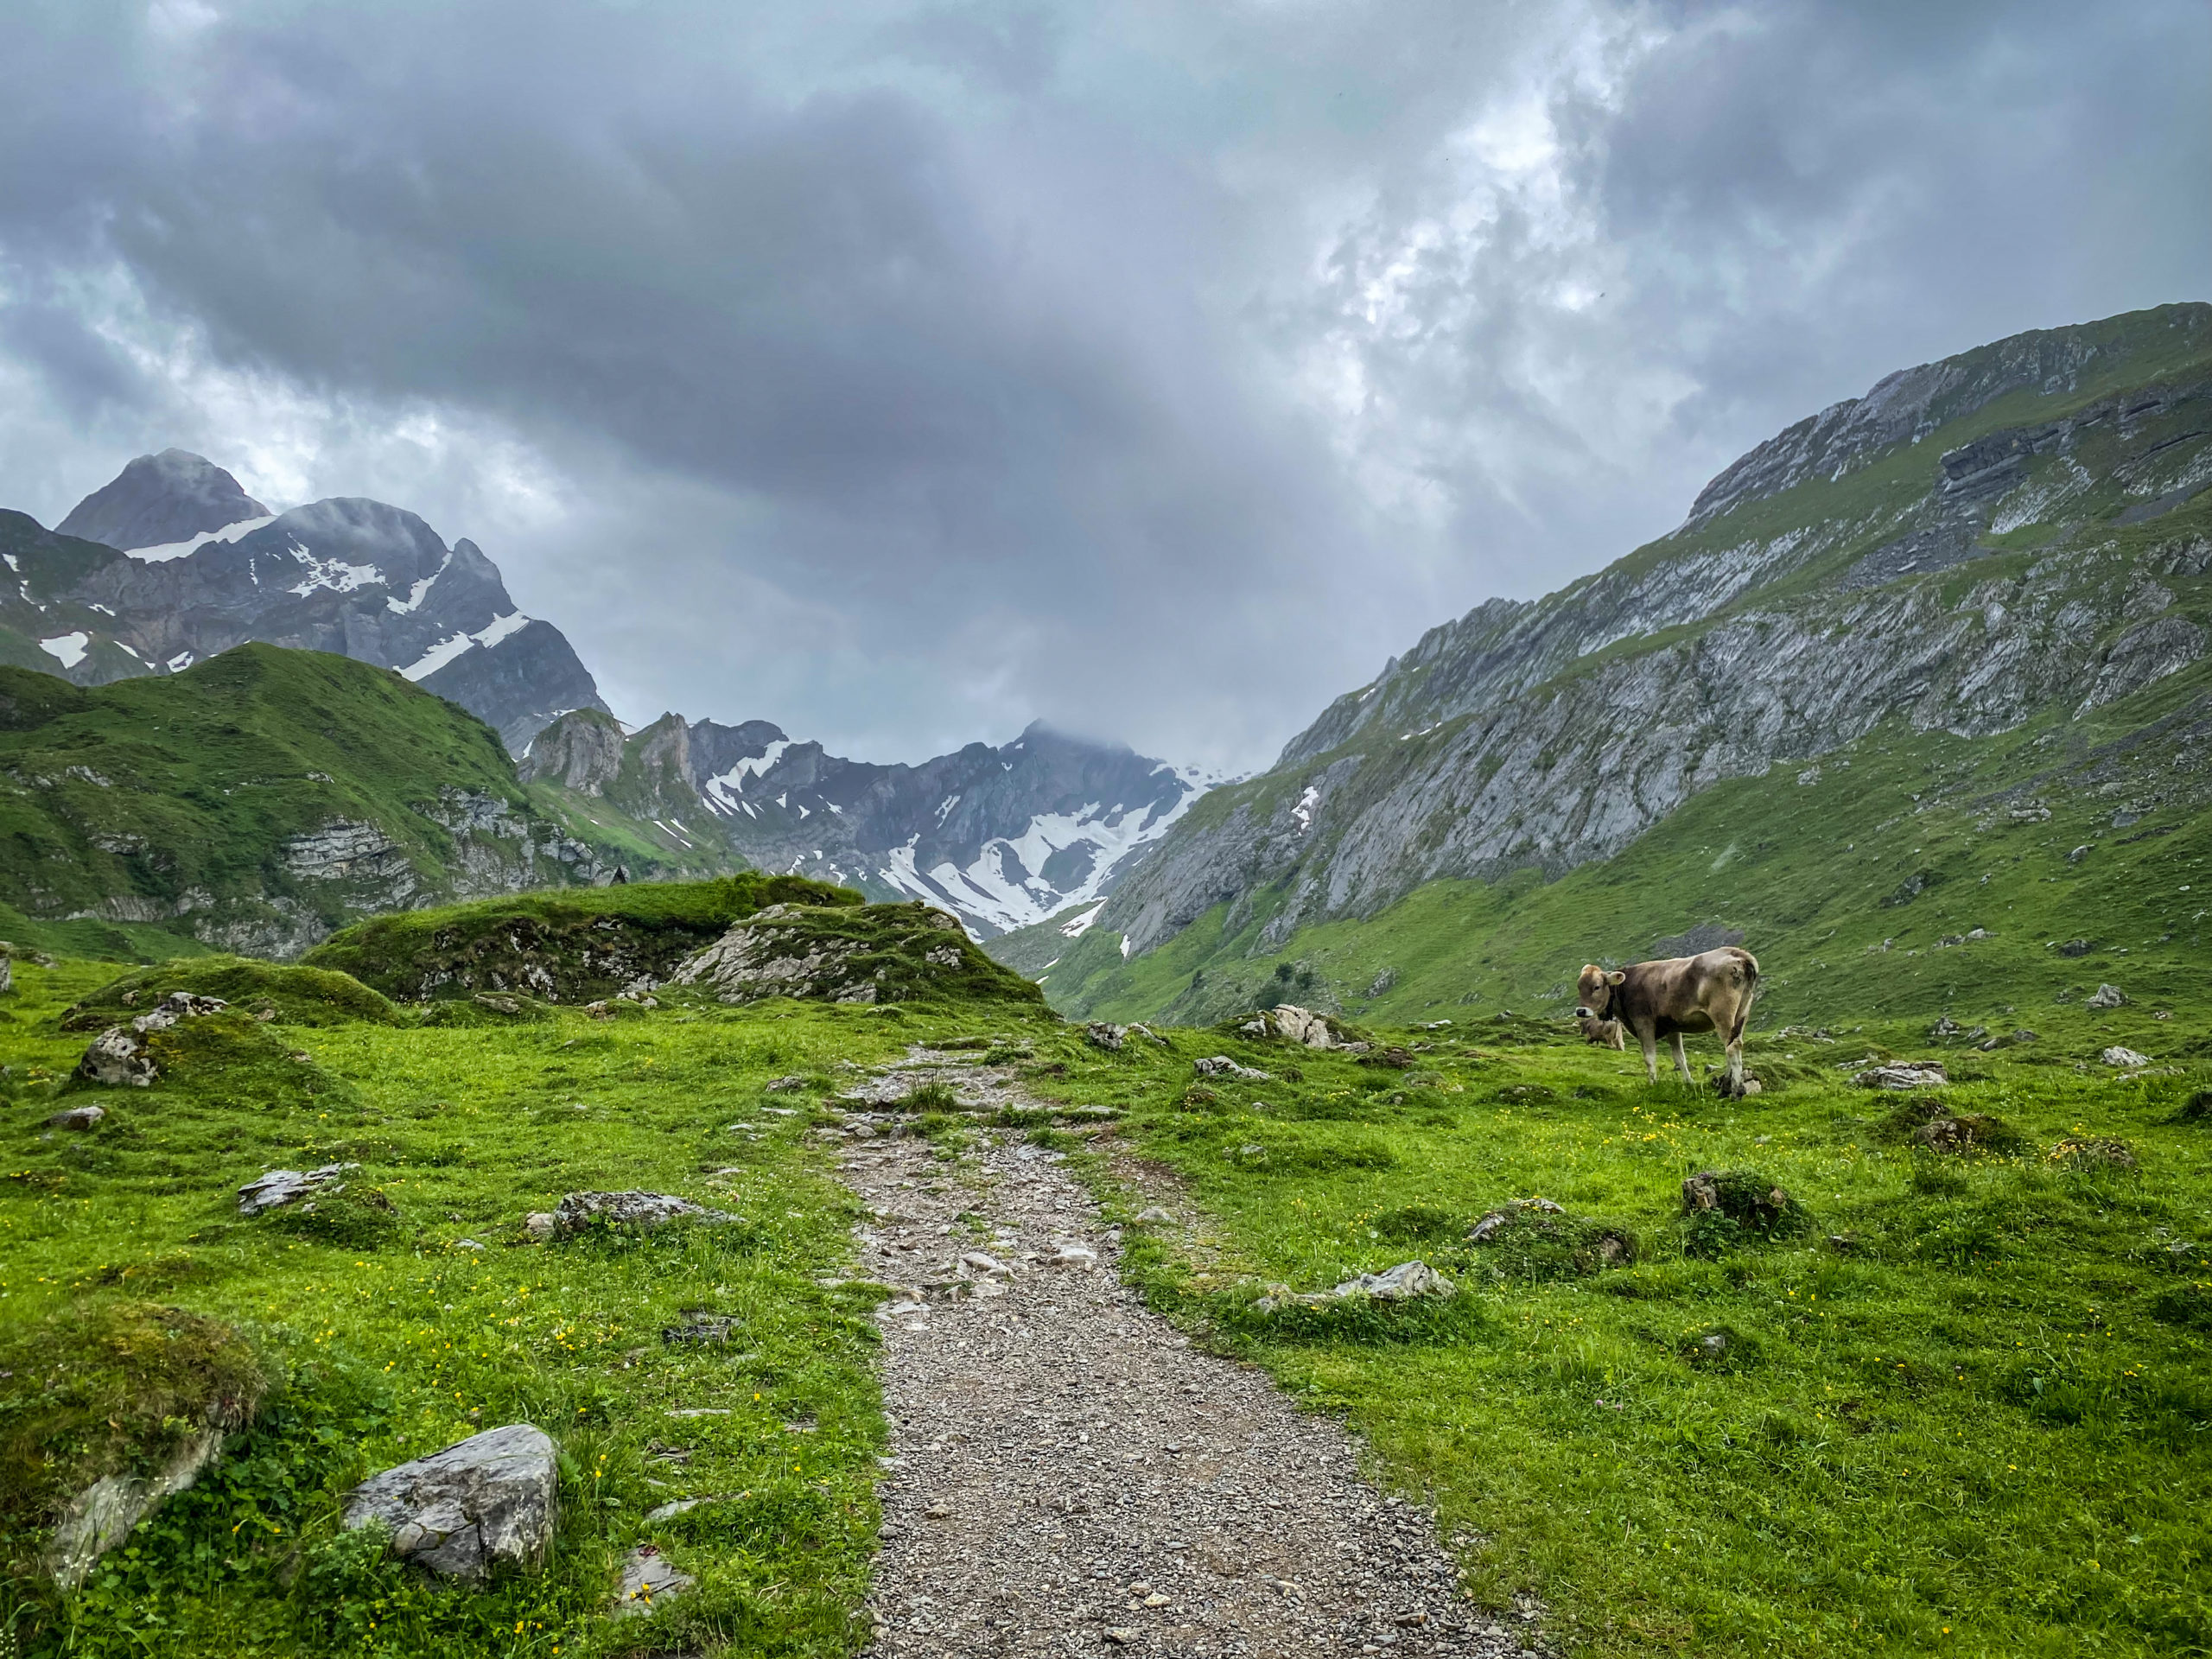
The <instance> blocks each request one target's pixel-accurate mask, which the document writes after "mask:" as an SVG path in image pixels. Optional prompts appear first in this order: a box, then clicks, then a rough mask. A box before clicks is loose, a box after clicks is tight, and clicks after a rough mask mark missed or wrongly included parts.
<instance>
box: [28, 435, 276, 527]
mask: <svg viewBox="0 0 2212 1659" xmlns="http://www.w3.org/2000/svg"><path fill="white" fill-rule="evenodd" d="M268 517H269V509H268V508H267V507H264V505H261V503H260V502H258V501H257V500H255V499H253V498H252V497H251V496H250V495H248V494H247V493H245V490H244V489H242V488H240V487H239V485H238V480H236V479H235V478H233V477H232V476H231V475H230V474H228V473H226V472H225V471H224V470H223V469H222V468H221V467H218V466H217V465H215V463H214V462H213V461H209V460H208V459H207V457H206V456H205V455H195V454H193V453H192V452H191V451H189V450H187V449H164V450H162V453H161V454H158V455H141V456H139V457H138V458H137V460H136V461H132V462H131V463H130V465H129V466H127V467H124V469H123V470H122V471H121V472H120V473H118V474H116V476H115V477H114V479H112V480H111V481H110V482H108V483H106V484H104V485H102V486H100V487H99V489H97V490H94V491H93V492H92V493H91V494H90V495H88V496H86V498H85V499H83V500H81V501H79V503H78V504H77V505H76V506H75V507H73V508H72V509H71V510H70V513H69V516H68V517H67V518H64V519H63V520H62V521H61V522H60V524H58V525H56V526H55V528H56V530H57V531H59V532H60V534H62V535H64V536H76V537H81V538H83V539H84V540H86V541H88V542H105V543H107V544H108V545H109V546H110V547H116V548H121V549H123V550H124V551H126V552H128V551H130V550H132V549H135V548H141V547H159V546H164V545H167V544H169V543H175V542H186V541H190V540H191V539H192V538H193V537H195V536H200V535H204V534H206V533H207V531H213V530H222V529H224V528H226V526H228V525H231V524H238V522H240V521H241V520H243V519H247V518H268Z"/></svg>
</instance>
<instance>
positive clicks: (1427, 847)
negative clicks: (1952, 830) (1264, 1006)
mask: <svg viewBox="0 0 2212 1659" xmlns="http://www.w3.org/2000/svg"><path fill="white" fill-rule="evenodd" d="M2208 486H2212V306H2205V305H2175V306H2166V307H2162V308H2158V309H2157V310H2153V311H2147V312H2139V313H2133V314H2130V315H2126V316H2121V317H2116V318H2113V319H2110V320H2107V321H2103V322H2098V323H2092V324H2086V325H2083V326H2081V327H2071V328H2063V329H2055V330H2050V331H2044V332H2039V333H2035V334H2022V335H2018V336H2016V337H2014V338H2012V339H2009V340H2002V341H1999V342H1998V343H1997V344H1995V345H1993V346H1985V347H1982V348H1980V349H1979V350H1976V351H1973V352H1968V353H1964V354H1962V355H1961V356H1959V357H1955V358H1949V359H1944V360H1943V361H1942V362H1940V363H1936V364H1931V365H1925V366H1923V367H1922V368H1918V369H1914V370H1910V371H1907V372H1904V373H1902V374H1897V375H1892V376H1891V377H1890V378H1887V379H1885V380H1884V381H1883V382H1882V383H1881V384H1880V385H1877V386H1876V387H1875V388H1874V389H1873V390H1872V391H1871V392H1869V393H1868V394H1867V396H1866V397H1863V398H1858V399H1853V400H1849V401H1847V402H1846V403H1844V404H1838V405H1836V406H1835V407H1834V408H1833V409H1830V410H1826V411H1824V412H1823V413H1821V415H1819V416H1814V417H1812V418H1810V419H1808V420H1807V421H1803V422H1801V423H1798V424H1797V425H1796V426H1794V427H1792V428H1790V429H1789V430H1787V431H1785V432H1783V433H1782V434H1780V435H1777V437H1775V438H1774V439H1772V440H1770V441H1769V442H1767V443H1764V444H1762V445H1761V446H1759V448H1757V449H1755V450H1753V451H1752V452H1751V454H1748V455H1746V456H1745V457H1744V458H1743V459H1742V460H1740V461H1738V462H1736V463H1735V464H1734V465H1733V466H1732V467H1729V468H1728V469H1727V470H1726V472H1724V473H1723V474H1721V475H1720V476H1719V478H1717V479H1716V480H1713V483H1712V484H1711V485H1709V486H1707V488H1706V490H1705V491H1704V492H1703V493H1701V494H1700V496H1699V498H1698V499H1697V502H1696V503H1695V505H1694V508H1693V510H1692V512H1691V514H1690V517H1689V518H1688V520H1687V521H1686V522H1685V523H1684V524H1682V525H1681V528H1679V529H1678V530H1676V531H1674V532H1673V533H1671V534H1669V535H1668V536H1666V537H1662V538H1660V539H1659V540H1658V541H1656V542H1655V543H1650V544H1649V545H1648V546H1646V547H1644V548H1642V549H1639V550H1637V552H1635V553H1633V554H1631V555H1630V556H1628V557H1626V558H1624V559H1622V560H1621V561H1619V562H1618V563H1616V564H1614V565H1612V566H1611V567H1610V568H1609V569H1606V570H1605V571H1602V572H1600V573H1599V574H1598V575H1593V576H1591V577H1587V578H1586V579H1584V580H1582V581H1580V582H1575V583H1573V584H1572V585H1570V586H1569V587H1567V588H1564V589H1562V590H1560V592H1559V593H1556V594H1552V595H1551V596H1549V597H1548V598H1546V599H1543V600H1540V601H1534V602H1531V603H1522V602H1516V601H1503V600H1494V601H1490V602H1488V603H1486V604H1484V605H1482V606H1479V607H1477V608H1476V609H1475V610H1473V611H1471V612H1470V613H1468V614H1467V615H1465V616H1464V617H1462V618H1460V619H1459V620H1457V621H1455V622H1452V623H1447V624H1446V625H1444V626H1440V627H1438V628H1435V629H1433V630H1432V631H1431V632H1429V633H1428V634H1427V635H1426V636H1425V637H1424V638H1423V639H1421V642H1420V643H1419V644H1418V645H1416V646H1414V649H1413V650H1411V651H1409V652H1407V653H1406V655H1405V656H1404V657H1403V658H1399V659H1395V660H1394V661H1393V662H1392V663H1391V664H1389V666H1388V667H1386V669H1385V670H1384V671H1383V674H1382V675H1381V676H1380V677H1378V678H1377V679H1376V681H1375V682H1374V683H1371V684H1369V685H1367V686H1363V687H1362V688H1360V689H1359V690H1356V691H1353V692H1351V693H1348V694H1346V695H1345V696H1342V697H1339V698H1338V700H1337V701H1336V702H1334V703H1332V705H1331V706H1330V707H1329V709H1327V710H1325V712H1324V713H1323V715H1321V717H1320V718H1319V720H1318V721H1315V722H1314V724H1313V726H1312V727H1311V728H1308V730H1306V732H1305V733H1303V734H1300V736H1299V737H1297V738H1296V739H1294V740H1293V741H1292V742H1291V743H1290V744H1289V746H1288V747H1287V748H1286V749H1285V750H1284V752H1283V754H1282V756H1281V759H1280V760H1279V761H1278V762H1277V764H1276V766H1274V768H1273V769H1272V770H1271V771H1269V772H1267V773H1265V774H1263V775H1262V776H1261V777H1259V778H1257V779H1253V780H1251V781H1249V782H1248V783H1245V784H1243V785H1235V786H1231V787H1229V788H1224V789H1222V790H1218V791H1214V792H1213V793H1212V794H1211V795H1209V796H1208V797H1206V798H1205V799H1204V800H1203V801H1202V802H1200V803H1199V804H1198V806H1197V807H1196V808H1195V809H1194V810H1192V811H1191V812H1190V813H1189V814H1187V815H1186V816H1185V818H1184V819H1183V821H1182V822H1181V823H1179V825H1178V826H1177V827H1176V829H1175V830H1174V831H1173V833H1172V834H1171V835H1170V836H1168V837H1167V838H1166V840H1165V841H1164V842H1163V843H1162V844H1161V846H1160V848H1159V849H1156V850H1155V851H1154V854H1153V855H1152V856H1151V857H1150V858H1149V859H1148V860H1147V861H1146V862H1145V864H1144V865H1143V866H1142V868H1140V869H1138V870H1137V871H1135V873H1133V874H1132V875H1131V876H1130V878H1129V879H1128V880H1126V881H1124V882H1123V883H1122V886H1121V887H1119V888H1118V889H1117V890H1116V893H1114V895H1113V896H1112V897H1111V899H1109V901H1108V903H1107V905H1106V906H1105V907H1104V910H1103V913H1102V914H1101V915H1100V916H1099V917H1098V918H1097V923H1098V925H1097V927H1096V929H1095V930H1094V931H1092V933H1091V934H1090V937H1089V938H1084V939H1082V940H1080V941H1078V943H1077V950H1080V951H1081V952H1082V953H1083V955H1084V959H1085V960H1086V961H1089V960H1091V959H1097V960H1102V961H1103V960H1105V959H1107V958H1106V957H1105V953H1106V952H1108V951H1109V950H1118V953H1119V954H1120V956H1122V957H1124V958H1126V957H1130V956H1132V955H1135V954H1139V953H1141V952H1144V951H1147V950H1152V949H1154V948H1155V947H1157V946H1158V945H1160V944H1162V943H1163V942H1164V941H1166V940H1168V939H1170V938H1173V937H1174V936H1175V935H1176V934H1177V933H1178V932H1179V931H1180V930H1182V929H1184V928H1185V927H1187V926H1188V925H1190V924H1191V923H1192V921H1194V920H1195V919H1197V918H1198V917H1200V916H1202V915H1204V914H1205V913H1206V912H1209V911H1210V910H1211V909H1213V908H1214V907H1215V906H1224V905H1225V906H1227V907H1228V915H1227V920H1226V922H1225V924H1224V930H1223V931H1224V935H1233V934H1236V933H1237V932H1238V931H1240V929H1242V928H1243V927H1245V926H1246V925H1248V924H1249V922H1250V921H1251V920H1253V919H1255V918H1262V917H1264V922H1265V925H1264V926H1263V927H1262V928H1261V929H1260V930H1259V931H1258V934H1257V936H1256V942H1255V944H1254V945H1253V946H1252V948H1253V949H1254V950H1267V949H1270V948H1273V947H1274V946H1275V945H1277V944H1281V942H1282V941H1283V940H1285V939H1287V938H1289V937H1290V935H1291V934H1292V933H1293V932H1294V931H1296V930H1297V929H1298V928H1300V927H1301V926H1304V925H1313V924H1316V923H1319V922H1324V921H1327V920H1330V919H1333V918H1348V917H1359V916H1363V915H1370V914H1372V913H1374V912H1376V911H1377V910H1379V909H1381V908H1382V907H1383V906H1386V905H1389V903H1391V902H1392V901H1393V900H1395V899H1399V898H1401V897H1402V896H1403V895H1405V894H1406V893H1409V892H1411V891H1413V890H1414V888H1416V887H1420V886H1421V884H1423V883H1425V882H1427V881H1429V880H1435V879H1437V878H1440V877H1471V878H1476V879H1478V880H1485V881H1495V880H1499V879H1501V878H1503V877H1505V876H1507V875H1509V874H1511V873H1513V872H1516V871H1519V870H1532V871H1535V872H1539V873H1541V874H1542V875H1544V876H1546V877H1553V876H1556V875H1558V874H1561V873H1563V872H1565V871H1567V870H1569V869H1572V868H1575V867H1577V866H1579V865H1582V864H1586V863H1589V862H1591V861H1597V860H1603V859H1607V858H1610V857H1611V856H1613V855H1616V854H1618V852H1620V851H1621V849H1624V847H1626V846H1628V845H1629V844H1630V842H1633V841H1634V840H1636V838H1637V836H1641V835H1642V834H1643V833H1644V832H1645V831H1646V830H1647V829H1649V828H1650V827H1651V826H1652V825H1653V824H1655V823H1658V822H1660V821H1661V820H1662V819H1663V818H1665V817H1667V816H1668V815H1669V814H1670V813H1672V812H1674V811H1675V810H1677V809H1678V808H1680V807H1681V805H1682V804H1683V803H1684V802H1686V801H1687V800H1688V799H1689V798H1691V797H1693V796H1694V795H1695V794H1696V793H1697V792H1698V791H1701V790H1704V789H1706V788H1708V787H1709V786H1711V785H1713V784H1715V783H1718V782H1719V781H1721V780H1724V779H1732V778H1740V777H1749V776H1755V775H1757V774H1759V773H1761V772H1764V771H1766V770H1767V769H1768V768H1769V767H1770V766H1774V765H1775V764H1776V763H1777V762H1779V761H1785V760H1806V761H1811V760H1815V759H1816V758H1817V757H1819V756H1821V755H1823V754H1826V753H1830V752H1832V751H1834V750H1836V749H1839V748H1840V747H1843V746H1846V745H1847V744H1850V743H1852V742H1853V741H1857V740H1859V739H1860V738H1862V737H1864V736H1865V735H1866V734H1867V733H1869V732H1870V731H1872V729H1873V728H1875V727H1877V726H1878V724H1880V723H1881V722H1883V721H1885V720H1890V719H1892V718H1895V719H1899V720H1902V721H1904V722H1906V723H1907V724H1909V726H1910V728H1913V729H1916V730H1923V731H1937V730H1940V731H1943V732H1948V733H1953V734H1959V735H1963V736H1980V735H1986V734H1993V733H1999V732H2003V731H2005V730H2008V729H2010V728H2015V727H2018V725H2020V724H2021V723H2022V722H2024V721H2026V720H2027V719H2029V718H2030V717H2031V715H2035V714H2037V712H2038V711H2046V710H2050V709H2092V708H2097V707H2101V706H2103V705H2106V704H2109V703H2112V702H2117V701H2119V700H2120V699H2122V698H2125V697H2127V696H2130V695H2131V694H2133V693H2135V692H2139V691H2140V690H2143V689H2144V688H2145V687H2147V686H2150V685H2152V684H2154V683H2157V682H2158V681H2159V680H2161V679H2162V678H2163V677H2166V676H2169V675H2171V674H2173V673H2175V672H2176V671H2178V670H2180V669H2183V668H2184V667H2186V666H2188V665H2189V664H2193V663H2196V662H2197V661H2199V660H2200V659H2201V658H2203V657H2204V655H2205V654H2206V649H2207V644H2208V640H2212V600H2208V595H2207V593H2206V583H2205V581H2204V578H2205V576H2206V573H2207V571H2208V569H2212V505H2208V503H2212V497H2208V496H2207V494H2206V493H2205V492H2206V490H2207V488H2208ZM1060 971H1061V973H1062V975H1063V976H1068V975H1069V973H1070V968H1069V966H1067V965H1064V966H1063V967H1062V969H1061V970H1060Z"/></svg>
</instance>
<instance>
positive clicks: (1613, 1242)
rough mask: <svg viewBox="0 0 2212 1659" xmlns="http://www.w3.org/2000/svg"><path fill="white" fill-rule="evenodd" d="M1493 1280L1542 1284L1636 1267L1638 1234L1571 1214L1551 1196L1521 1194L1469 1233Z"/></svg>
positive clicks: (1478, 1223)
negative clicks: (1612, 1269) (1536, 1196)
mask: <svg viewBox="0 0 2212 1659" xmlns="http://www.w3.org/2000/svg"><path fill="white" fill-rule="evenodd" d="M1467 1242H1468V1243H1470V1244H1471V1245H1474V1246H1476V1247H1478V1258H1477V1259H1478V1261H1479V1262H1481V1264H1482V1266H1483V1267H1484V1269H1485V1270H1486V1271H1487V1272H1488V1273H1489V1274H1490V1275H1491V1277H1492V1278H1493V1279H1497V1280H1502V1281H1512V1282H1520V1283H1532V1284H1533V1283H1541V1282H1542V1281H1547V1280H1554V1279H1578V1278H1585V1277H1587V1276H1588V1275H1589V1274H1595V1273H1603V1272H1605V1270H1606V1269H1607V1268H1628V1267H1633V1266H1635V1265H1636V1259H1637V1236H1636V1234H1635V1232H1634V1231H1633V1230H1630V1228H1627V1227H1624V1226H1622V1225H1620V1224H1618V1223H1614V1222H1608V1221H1600V1220H1598V1219H1595V1218H1594V1217H1589V1216H1576V1215H1570V1214H1568V1213H1567V1210H1566V1208H1565V1207H1564V1206H1563V1205H1556V1204H1554V1203H1552V1202H1551V1201H1550V1200H1549V1199H1548V1198H1521V1199H1517V1200H1516V1201H1515V1202H1514V1203H1512V1204H1510V1205H1506V1206H1505V1207H1504V1208H1503V1209H1500V1210H1493V1211H1491V1212H1490V1213H1489V1214H1488V1215H1486V1216H1484V1217H1483V1218H1482V1219H1481V1220H1480V1221H1478V1222H1477V1223H1476V1224H1474V1227H1473V1228H1472V1229H1471V1230H1470V1231H1469V1233H1468V1234H1467Z"/></svg>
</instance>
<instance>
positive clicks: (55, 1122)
mask: <svg viewBox="0 0 2212 1659" xmlns="http://www.w3.org/2000/svg"><path fill="white" fill-rule="evenodd" d="M105 1116H107V1109H106V1108H105V1107H103V1106H72V1107H71V1108H70V1109H68V1110H67V1111H66V1112H56V1113H55V1114H54V1116H52V1117H49V1118H48V1119H47V1120H46V1127H47V1128H49V1129H90V1128H98V1127H99V1121H100V1120H101V1119H102V1118H104V1117H105Z"/></svg>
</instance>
